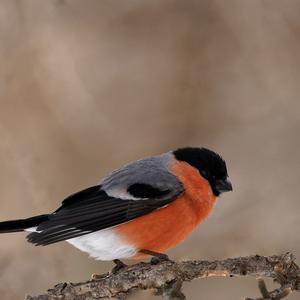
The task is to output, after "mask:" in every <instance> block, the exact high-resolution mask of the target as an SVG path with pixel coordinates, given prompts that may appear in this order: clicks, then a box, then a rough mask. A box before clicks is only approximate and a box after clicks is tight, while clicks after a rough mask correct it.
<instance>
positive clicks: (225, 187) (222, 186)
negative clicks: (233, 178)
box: [215, 177, 232, 194]
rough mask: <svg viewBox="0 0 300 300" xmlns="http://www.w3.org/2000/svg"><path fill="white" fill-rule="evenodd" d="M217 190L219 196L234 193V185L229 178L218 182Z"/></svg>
mask: <svg viewBox="0 0 300 300" xmlns="http://www.w3.org/2000/svg"><path fill="white" fill-rule="evenodd" d="M215 190H216V191H218V193H219V194H221V193H224V192H229V191H232V184H231V182H230V180H229V178H228V177H226V178H225V179H219V180H216V182H215Z"/></svg>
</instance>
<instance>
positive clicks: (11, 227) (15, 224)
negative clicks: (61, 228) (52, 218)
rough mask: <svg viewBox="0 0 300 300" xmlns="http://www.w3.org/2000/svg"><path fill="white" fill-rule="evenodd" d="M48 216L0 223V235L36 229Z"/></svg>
mask: <svg viewBox="0 0 300 300" xmlns="http://www.w3.org/2000/svg"><path fill="white" fill-rule="evenodd" d="M48 216H49V215H40V216H36V217H32V218H28V219H20V220H13V221H6V222H0V233H6V232H18V231H23V230H25V229H27V228H31V227H36V226H38V225H39V224H41V223H42V222H45V221H47V220H48Z"/></svg>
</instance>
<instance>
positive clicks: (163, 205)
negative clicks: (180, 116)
mask: <svg viewBox="0 0 300 300" xmlns="http://www.w3.org/2000/svg"><path fill="white" fill-rule="evenodd" d="M227 191H232V184H231V182H230V180H229V177H228V172H227V167H226V163H225V161H224V160H223V158H222V157H221V156H220V155H219V154H217V153H216V152H214V151H212V150H209V149H207V148H204V147H201V148H199V147H183V148H178V149H175V150H172V151H169V152H166V153H163V154H160V155H156V156H151V157H146V158H144V159H140V160H136V161H133V162H130V163H128V164H126V165H124V166H123V167H121V168H120V169H117V170H115V171H113V172H111V173H110V174H109V175H108V176H106V177H104V178H103V179H102V180H101V181H100V182H99V183H98V184H96V185H94V186H91V187H89V188H86V189H84V190H81V191H79V192H77V193H74V194H72V195H70V196H69V197H67V198H65V199H64V200H63V201H62V203H61V206H60V207H59V208H58V209H56V210H55V211H54V212H52V213H49V214H42V215H38V216H34V217H30V218H26V219H19V220H12V221H5V222H0V233H11V232H21V231H26V232H29V234H28V235H27V241H28V242H30V243H32V244H34V245H36V246H46V245H50V244H54V243H57V242H61V241H66V242H68V243H69V244H71V245H73V246H75V247H76V248H78V249H79V250H81V251H83V252H86V253H88V254H89V255H90V256H91V257H93V258H95V259H96V260H102V261H113V262H114V263H115V264H116V270H117V269H120V268H122V267H123V266H124V265H125V264H124V263H123V262H122V261H121V260H122V259H144V258H147V257H153V258H157V259H168V256H167V254H166V252H167V251H168V250H169V249H171V248H173V247H175V246H176V245H178V244H179V243H181V242H183V241H184V240H185V239H186V238H187V237H188V236H189V235H190V234H191V233H192V232H193V231H194V229H196V228H197V227H198V225H199V224H200V223H202V222H203V221H204V220H205V219H206V218H207V217H208V216H209V215H210V213H211V212H212V211H213V209H214V207H215V204H216V201H217V199H218V197H219V196H220V195H221V194H222V193H224V192H227Z"/></svg>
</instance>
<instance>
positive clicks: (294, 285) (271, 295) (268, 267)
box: [26, 253, 300, 300]
mask: <svg viewBox="0 0 300 300" xmlns="http://www.w3.org/2000/svg"><path fill="white" fill-rule="evenodd" d="M220 276H222V277H236V276H253V277H269V278H273V279H274V280H275V281H276V282H278V283H279V284H280V288H279V289H276V290H274V291H272V292H268V290H267V288H266V286H265V283H264V281H262V280H261V279H260V280H259V289H260V291H261V294H262V298H259V299H260V300H261V299H271V300H272V299H273V300H275V299H276V300H277V299H282V298H283V297H285V296H287V295H288V294H289V292H292V291H300V280H299V276H300V271H299V268H298V266H297V265H296V264H295V258H294V256H293V255H292V254H291V253H286V254H284V255H273V256H269V257H265V256H259V255H254V256H247V257H238V258H228V259H225V260H215V261H201V260H196V261H186V262H174V261H162V262H160V263H158V264H156V265H152V264H150V263H138V264H135V265H131V266H128V267H126V268H124V269H122V270H121V271H120V272H118V273H117V274H111V273H107V274H103V275H100V276H98V278H97V280H90V281H86V282H80V283H59V284H57V285H56V286H55V287H54V288H52V289H50V290H48V291H47V293H45V294H43V295H39V296H33V297H32V296H27V297H26V300H58V299H60V300H71V299H72V300H82V299H89V300H91V299H102V298H111V297H114V298H123V299H124V298H125V297H126V295H128V294H129V293H130V292H131V291H134V290H136V289H155V290H156V291H157V294H160V295H162V296H163V298H164V299H178V300H182V299H185V296H184V295H183V293H182V292H181V286H182V283H183V282H185V281H191V280H193V279H196V278H204V277H220ZM246 299H250V298H246Z"/></svg>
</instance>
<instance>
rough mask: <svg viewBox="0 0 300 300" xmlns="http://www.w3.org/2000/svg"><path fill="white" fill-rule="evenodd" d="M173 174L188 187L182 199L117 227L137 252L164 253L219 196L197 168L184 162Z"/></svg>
mask: <svg viewBox="0 0 300 300" xmlns="http://www.w3.org/2000/svg"><path fill="white" fill-rule="evenodd" d="M173 172H174V174H176V175H177V177H178V178H179V180H180V181H181V182H182V183H183V185H184V187H185V192H184V194H183V195H182V196H180V197H179V198H178V199H176V200H175V201H174V202H172V203H171V204H169V205H168V206H166V207H164V208H161V209H159V210H156V211H154V212H152V213H150V214H148V215H145V216H142V217H139V218H137V219H135V220H132V221H130V222H128V223H126V224H123V225H120V226H118V227H117V228H116V230H117V231H118V232H119V233H120V234H121V235H122V237H123V238H125V239H126V240H127V241H128V242H129V243H132V244H134V245H135V246H136V247H137V248H138V249H147V250H152V251H155V252H161V253H164V252H165V251H167V250H168V249H170V248H172V247H174V246H176V245H177V244H178V243H180V242H182V241H183V240H184V239H186V237H187V236H188V235H189V234H190V233H191V232H192V231H193V230H194V229H195V228H196V226H197V225H198V224H199V223H201V222H202V221H203V220H204V219H205V218H206V217H207V216H208V215H209V213H210V212H211V210H212V209H213V207H214V204H215V200H216V197H215V196H214V195H213V193H212V190H211V188H210V185H209V183H208V182H207V180H205V179H204V178H203V177H202V176H200V175H199V172H198V171H197V170H196V169H195V168H193V167H191V166H190V165H189V164H187V163H185V162H176V163H175V164H174V165H173ZM143 257H145V255H144V254H138V255H137V256H135V257H134V258H143Z"/></svg>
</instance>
